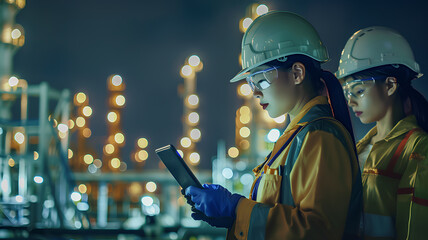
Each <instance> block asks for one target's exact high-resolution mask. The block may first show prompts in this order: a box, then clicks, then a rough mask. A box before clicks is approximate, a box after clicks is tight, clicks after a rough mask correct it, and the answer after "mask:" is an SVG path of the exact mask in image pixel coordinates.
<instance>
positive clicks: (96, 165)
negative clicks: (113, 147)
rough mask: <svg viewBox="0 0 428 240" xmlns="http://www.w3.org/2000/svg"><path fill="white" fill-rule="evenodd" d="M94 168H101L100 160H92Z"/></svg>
mask: <svg viewBox="0 0 428 240" xmlns="http://www.w3.org/2000/svg"><path fill="white" fill-rule="evenodd" d="M94 166H95V167H96V168H101V167H102V166H103V162H102V161H101V160H100V159H95V160H94Z"/></svg>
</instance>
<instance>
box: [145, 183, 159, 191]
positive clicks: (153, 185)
mask: <svg viewBox="0 0 428 240" xmlns="http://www.w3.org/2000/svg"><path fill="white" fill-rule="evenodd" d="M146 189H147V191H149V192H154V191H156V189H157V186H156V183H154V182H148V183H147V184H146Z"/></svg>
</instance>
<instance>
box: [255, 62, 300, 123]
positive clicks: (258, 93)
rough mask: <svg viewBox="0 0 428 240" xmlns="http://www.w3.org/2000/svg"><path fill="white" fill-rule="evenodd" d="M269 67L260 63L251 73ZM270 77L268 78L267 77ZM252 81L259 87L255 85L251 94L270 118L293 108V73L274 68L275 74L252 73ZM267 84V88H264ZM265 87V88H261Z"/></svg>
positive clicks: (294, 99) (294, 101) (294, 98)
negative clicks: (258, 100)
mask: <svg viewBox="0 0 428 240" xmlns="http://www.w3.org/2000/svg"><path fill="white" fill-rule="evenodd" d="M269 68H271V67H270V66H268V65H262V66H260V67H258V68H256V69H254V71H252V73H255V72H259V71H264V70H267V69H269ZM267 78H270V79H267ZM252 81H253V82H254V83H255V85H256V86H257V85H258V86H259V88H257V87H255V89H254V93H253V95H254V96H255V97H256V98H258V99H260V105H261V106H262V108H263V109H264V110H266V111H267V112H268V114H269V116H270V117H271V118H276V117H279V116H281V115H283V114H285V113H288V112H289V111H290V110H292V109H293V107H294V106H295V103H296V96H295V95H296V92H295V91H294V89H295V86H296V85H295V84H294V81H293V73H292V72H291V71H290V70H286V69H284V68H279V69H276V74H275V73H274V74H271V75H269V74H268V75H266V74H257V75H254V77H253V78H252ZM266 86H268V87H267V88H265V87H266ZM263 88H265V89H263Z"/></svg>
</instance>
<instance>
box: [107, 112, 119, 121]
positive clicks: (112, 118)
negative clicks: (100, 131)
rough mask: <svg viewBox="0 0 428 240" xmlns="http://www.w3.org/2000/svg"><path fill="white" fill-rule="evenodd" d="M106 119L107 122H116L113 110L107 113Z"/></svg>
mask: <svg viewBox="0 0 428 240" xmlns="http://www.w3.org/2000/svg"><path fill="white" fill-rule="evenodd" d="M107 120H108V121H109V122H111V123H114V122H116V120H117V114H116V113H115V112H109V113H108V114H107Z"/></svg>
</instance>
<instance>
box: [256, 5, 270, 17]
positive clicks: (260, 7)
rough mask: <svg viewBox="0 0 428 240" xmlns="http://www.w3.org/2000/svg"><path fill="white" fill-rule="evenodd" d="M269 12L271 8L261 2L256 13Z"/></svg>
mask: <svg viewBox="0 0 428 240" xmlns="http://www.w3.org/2000/svg"><path fill="white" fill-rule="evenodd" d="M267 12H269V8H268V7H267V6H266V5H264V4H260V5H259V6H258V7H257V8H256V13H257V15H259V16H260V15H263V14H265V13H267Z"/></svg>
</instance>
